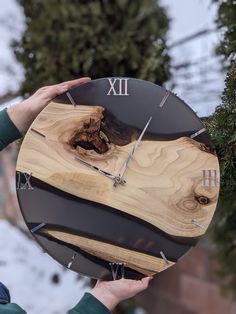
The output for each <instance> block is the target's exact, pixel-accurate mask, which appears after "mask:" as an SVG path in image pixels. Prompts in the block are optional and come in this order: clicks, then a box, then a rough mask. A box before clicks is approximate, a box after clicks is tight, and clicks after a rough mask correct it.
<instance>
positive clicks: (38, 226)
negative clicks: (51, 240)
mask: <svg viewBox="0 0 236 314" xmlns="http://www.w3.org/2000/svg"><path fill="white" fill-rule="evenodd" d="M45 226H46V224H45V223H44V222H42V223H41V224H39V225H37V226H36V227H34V228H32V229H31V230H30V231H31V232H32V233H35V232H36V231H38V230H39V229H42V228H43V227H45Z"/></svg>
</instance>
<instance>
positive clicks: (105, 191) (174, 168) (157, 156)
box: [17, 102, 219, 237]
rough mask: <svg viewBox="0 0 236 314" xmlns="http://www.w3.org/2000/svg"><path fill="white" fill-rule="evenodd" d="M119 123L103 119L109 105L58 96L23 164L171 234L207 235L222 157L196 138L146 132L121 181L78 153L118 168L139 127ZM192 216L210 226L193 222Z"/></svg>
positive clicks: (39, 122) (37, 124)
mask: <svg viewBox="0 0 236 314" xmlns="http://www.w3.org/2000/svg"><path fill="white" fill-rule="evenodd" d="M108 118H109V115H108ZM112 125H114V126H115V128H116V127H117V128H118V131H117V130H116V129H115V130H111V126H110V127H109V123H107V122H106V121H105V120H104V108H102V107H99V106H83V105H80V106H76V107H73V106H70V105H63V104H57V103H53V102H52V103H50V104H49V105H48V106H47V107H46V108H45V109H44V110H43V111H42V112H41V113H40V115H39V116H38V117H37V118H36V120H35V121H34V122H33V125H32V126H31V129H30V130H29V131H28V133H27V134H26V136H25V139H24V141H23V144H22V148H21V150H20V153H19V157H18V162H17V170H18V171H21V172H27V173H32V175H33V176H34V177H36V178H38V179H40V180H42V181H44V182H46V183H48V184H50V185H52V186H54V187H56V188H59V189H61V190H63V191H65V192H68V193H70V194H73V195H75V196H78V197H81V198H84V199H88V200H91V201H94V202H98V203H102V204H106V205H108V206H111V207H114V208H116V209H118V210H120V211H124V212H126V213H129V214H131V215H133V216H136V217H138V218H141V219H143V220H145V221H147V222H149V223H150V224H152V225H154V226H156V227H158V228H159V229H161V230H163V231H164V232H166V233H167V234H169V235H171V236H176V237H199V236H200V235H202V234H203V233H204V232H205V229H206V228H207V227H208V225H209V223H210V221H211V219H212V216H213V214H214V211H215V208H216V203H217V198H218V193H219V165H218V160H217V157H216V156H215V155H214V154H212V153H210V152H208V151H207V150H205V147H204V145H202V144H201V143H198V142H197V141H195V140H193V139H191V138H187V137H181V138H179V139H177V140H170V141H158V140H155V139H154V138H153V139H152V138H150V139H147V138H146V139H145V138H144V140H143V141H142V143H141V144H140V146H139V148H138V149H137V151H136V152H135V155H134V158H133V160H132V161H131V162H130V163H129V166H128V169H127V171H126V172H125V175H124V179H125V180H126V182H127V183H126V185H124V186H122V185H119V186H117V187H114V186H113V182H112V180H110V179H109V178H107V177H105V176H103V175H101V174H100V173H98V172H96V171H94V170H92V169H90V168H88V167H87V166H86V165H84V164H82V163H81V162H80V161H78V160H76V159H75V156H78V157H80V158H81V159H84V160H85V161H87V162H89V163H91V164H93V165H95V166H97V167H99V168H100V169H102V170H104V171H107V172H109V173H112V174H115V175H118V174H119V171H120V169H121V168H122V166H123V163H124V161H125V160H126V159H127V156H128V154H129V153H130V151H131V149H132V148H133V145H134V142H135V139H136V138H137V134H138V133H137V130H134V129H132V128H130V127H128V126H127V129H126V130H125V129H124V128H123V129H122V128H121V126H120V125H119V123H118V122H117V121H114V123H112ZM96 128H97V129H96ZM32 129H33V130H36V131H37V132H35V131H33V130H32ZM86 130H89V132H90V133H89V132H87V133H86ZM99 130H100V131H99ZM122 130H123V132H122ZM88 133H89V134H88ZM117 134H118V136H117ZM125 134H128V136H127V137H126V136H125ZM98 137H99V138H98ZM88 148H89V149H88ZM91 148H93V149H91ZM203 170H216V174H217V180H218V182H217V184H216V185H212V186H204V184H203ZM193 220H195V221H197V223H199V224H201V225H203V226H204V227H203V228H200V227H199V226H197V225H196V224H193V223H192V221H193Z"/></svg>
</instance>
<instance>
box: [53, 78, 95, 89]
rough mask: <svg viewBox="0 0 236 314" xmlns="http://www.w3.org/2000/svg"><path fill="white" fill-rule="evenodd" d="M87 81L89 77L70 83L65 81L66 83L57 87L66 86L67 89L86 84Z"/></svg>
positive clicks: (89, 79)
mask: <svg viewBox="0 0 236 314" xmlns="http://www.w3.org/2000/svg"><path fill="white" fill-rule="evenodd" d="M89 81H91V77H82V78H79V79H76V80H71V81H66V82H62V83H60V84H59V85H61V86H63V85H67V86H68V89H70V88H73V87H76V86H79V85H81V84H84V83H88V82H89Z"/></svg>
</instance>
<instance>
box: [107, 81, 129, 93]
mask: <svg viewBox="0 0 236 314" xmlns="http://www.w3.org/2000/svg"><path fill="white" fill-rule="evenodd" d="M128 80H129V79H128V78H108V81H109V84H110V89H109V91H108V93H107V95H108V96H110V95H113V96H129V94H128Z"/></svg>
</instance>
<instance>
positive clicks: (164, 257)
mask: <svg viewBox="0 0 236 314" xmlns="http://www.w3.org/2000/svg"><path fill="white" fill-rule="evenodd" d="M160 254H161V257H162V258H163V260H164V261H165V263H166V265H169V262H168V260H167V258H166V256H165V254H164V253H163V252H162V251H161V252H160Z"/></svg>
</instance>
